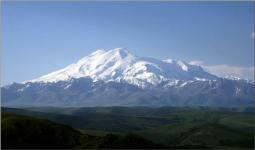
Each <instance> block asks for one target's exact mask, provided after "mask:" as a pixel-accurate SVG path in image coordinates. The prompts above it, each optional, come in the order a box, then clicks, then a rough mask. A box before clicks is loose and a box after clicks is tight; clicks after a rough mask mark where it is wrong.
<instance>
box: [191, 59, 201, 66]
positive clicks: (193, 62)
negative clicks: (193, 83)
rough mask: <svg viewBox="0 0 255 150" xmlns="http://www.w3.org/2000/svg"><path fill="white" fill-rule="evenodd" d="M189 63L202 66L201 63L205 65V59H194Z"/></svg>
mask: <svg viewBox="0 0 255 150" xmlns="http://www.w3.org/2000/svg"><path fill="white" fill-rule="evenodd" d="M189 64H191V65H199V66H201V65H203V61H200V60H193V61H191V62H189Z"/></svg>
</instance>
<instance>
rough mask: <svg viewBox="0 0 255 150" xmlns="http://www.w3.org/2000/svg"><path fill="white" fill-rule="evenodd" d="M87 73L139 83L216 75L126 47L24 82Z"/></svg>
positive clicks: (155, 82)
mask: <svg viewBox="0 0 255 150" xmlns="http://www.w3.org/2000/svg"><path fill="white" fill-rule="evenodd" d="M81 77H90V78H92V79H93V81H98V80H103V81H105V82H108V81H116V82H120V81H126V82H127V83H130V84H133V85H137V86H139V87H143V86H146V85H157V84H159V83H161V82H163V81H168V80H215V79H217V78H218V77H217V76H215V75H212V74H210V73H208V72H206V71H204V70H203V68H202V67H201V66H196V65H191V64H188V63H186V62H184V61H180V60H178V61H177V60H170V59H168V60H157V59H153V58H144V57H138V56H135V55H133V54H131V53H130V52H129V51H128V50H126V49H122V48H116V49H111V50H103V49H100V50H97V51H95V52H93V53H91V54H90V55H88V56H85V57H83V58H82V59H80V60H78V61H77V62H76V63H73V64H71V65H68V66H67V67H65V68H63V69H60V70H57V71H54V72H52V73H49V74H47V75H44V76H41V77H40V78H38V79H34V80H29V81H25V83H27V82H57V81H66V80H69V79H71V78H81Z"/></svg>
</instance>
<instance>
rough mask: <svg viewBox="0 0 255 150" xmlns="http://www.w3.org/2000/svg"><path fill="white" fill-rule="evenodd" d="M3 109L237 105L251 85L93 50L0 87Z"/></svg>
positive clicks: (253, 95) (250, 94) (246, 99)
mask: <svg viewBox="0 0 255 150" xmlns="http://www.w3.org/2000/svg"><path fill="white" fill-rule="evenodd" d="M1 92H2V105H4V106H17V107H22V106H60V107H70V106H74V107H86V106H151V107H159V106H224V107H231V106H240V105H253V104H255V84H254V82H250V81H247V80H243V79H239V78H231V79H227V78H220V77H217V76H215V75H212V74H210V73H208V72H206V71H205V70H204V69H203V68H202V67H201V66H197V65H191V64H188V63H186V62H184V61H176V60H171V59H168V60H157V59H153V58H145V57H137V56H135V55H133V54H131V53H130V52H128V51H127V50H126V49H121V48H117V49H112V50H108V51H105V50H97V51H95V52H93V53H92V54H90V55H88V56H86V57H84V58H82V59H80V60H79V61H78V62H77V63H74V64H71V65H69V66H67V67H65V68H63V69H61V70H58V71H55V72H52V73H50V74H47V75H44V76H42V77H40V78H38V79H33V80H30V81H25V82H23V83H13V84H10V85H6V86H4V87H1Z"/></svg>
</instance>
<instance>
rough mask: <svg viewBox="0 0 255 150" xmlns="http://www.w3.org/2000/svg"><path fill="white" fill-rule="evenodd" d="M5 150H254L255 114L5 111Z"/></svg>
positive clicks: (107, 109) (137, 110)
mask: <svg viewBox="0 0 255 150" xmlns="http://www.w3.org/2000/svg"><path fill="white" fill-rule="evenodd" d="M1 125H2V141H1V142H2V148H84V149H86V148H97V149H98V148H103V149H104V148H116V149H123V148H129V149H130V148H131V149H138V148H141V149H142V148H160V149H165V148H166V149H171V148H172V149H187V148H193V149H194V148H195V149H196V148H197V149H199V148H203V149H206V148H208V149H211V148H213V149H226V148H228V149H253V148H254V109H253V108H245V107H243V108H206V107H197V108H190V107H183V108H178V107H177V108H176V107H161V108H148V107H91V108H55V107H37V108H35V107H34V108H22V109H21V108H20V109H17V108H5V107H4V108H2V120H1Z"/></svg>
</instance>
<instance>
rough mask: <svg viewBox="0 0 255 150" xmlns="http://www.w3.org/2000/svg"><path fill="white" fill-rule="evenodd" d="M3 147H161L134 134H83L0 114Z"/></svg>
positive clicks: (59, 125)
mask: <svg viewBox="0 0 255 150" xmlns="http://www.w3.org/2000/svg"><path fill="white" fill-rule="evenodd" d="M1 126H2V135H1V136H2V141H1V143H2V148H11V149H13V148H15V149H17V148H40V149H41V148H135V149H137V148H163V147H162V146H160V145H158V144H154V143H152V142H151V141H149V140H146V139H144V138H142V137H141V136H137V135H134V134H123V135H116V134H106V135H105V136H94V135H89V134H82V133H81V132H79V131H77V130H74V129H73V128H71V127H68V126H66V125H62V124H58V123H54V122H51V121H48V120H44V119H37V118H33V117H28V116H24V115H17V114H13V113H2V122H1Z"/></svg>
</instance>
